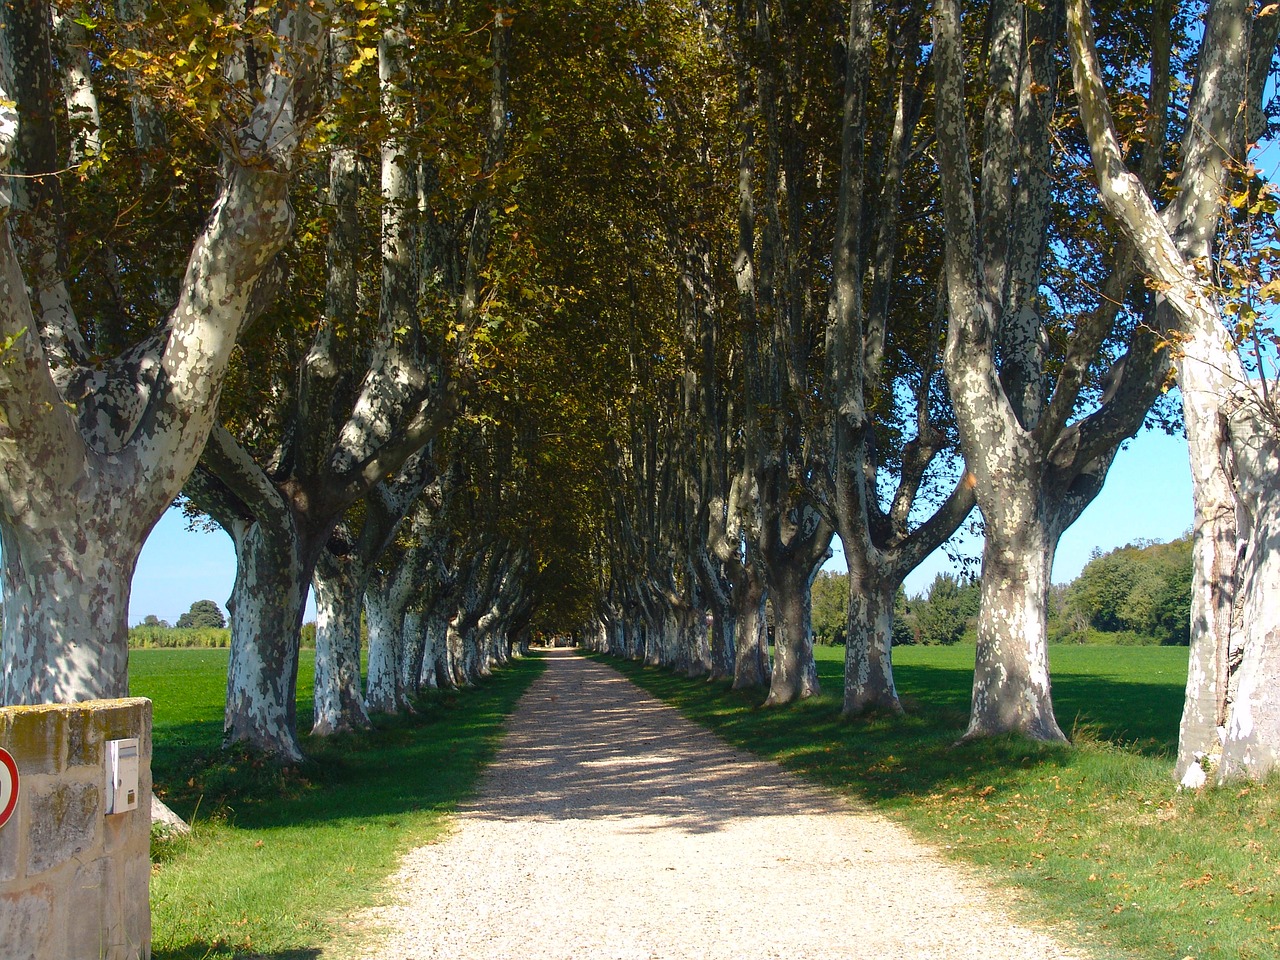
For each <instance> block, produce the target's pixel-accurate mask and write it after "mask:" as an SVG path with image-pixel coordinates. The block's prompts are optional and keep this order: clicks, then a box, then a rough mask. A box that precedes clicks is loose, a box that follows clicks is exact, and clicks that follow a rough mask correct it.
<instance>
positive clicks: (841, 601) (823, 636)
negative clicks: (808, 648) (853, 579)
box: [812, 570, 849, 646]
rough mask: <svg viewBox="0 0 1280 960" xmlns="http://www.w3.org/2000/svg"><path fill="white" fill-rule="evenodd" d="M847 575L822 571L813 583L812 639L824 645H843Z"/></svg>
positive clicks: (846, 620) (846, 622) (845, 624)
mask: <svg viewBox="0 0 1280 960" xmlns="http://www.w3.org/2000/svg"><path fill="white" fill-rule="evenodd" d="M848 576H849V575H848V574H847V573H831V572H829V571H825V570H824V571H823V572H822V573H819V574H818V576H817V577H816V578H815V579H814V581H813V591H812V592H813V639H814V642H815V643H821V644H825V645H828V646H829V645H831V644H839V645H841V646H843V645H844V643H845V630H846V629H847V628H848V602H849V586H848Z"/></svg>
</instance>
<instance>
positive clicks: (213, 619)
mask: <svg viewBox="0 0 1280 960" xmlns="http://www.w3.org/2000/svg"><path fill="white" fill-rule="evenodd" d="M226 625H227V618H226V617H224V616H223V615H222V610H221V609H220V608H219V607H218V605H217V604H216V603H214V602H213V601H212V600H197V601H196V602H195V603H193V604H191V609H190V610H188V611H187V612H186V613H184V614H182V615H181V616H180V617H178V628H179V629H186V628H189V627H213V628H215V629H217V630H221V629H222V628H223V627H225V626H226Z"/></svg>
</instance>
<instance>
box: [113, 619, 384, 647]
mask: <svg viewBox="0 0 1280 960" xmlns="http://www.w3.org/2000/svg"><path fill="white" fill-rule="evenodd" d="M301 640H302V646H303V647H304V648H311V647H314V646H315V645H316V625H315V623H311V622H308V623H304V624H303V625H302V638H301ZM364 640H365V642H368V640H367V637H366V638H364ZM230 645H231V628H230V627H223V628H221V629H219V628H218V627H166V626H157V625H155V624H150V623H140V624H138V625H137V626H136V627H130V628H129V646H130V647H131V648H134V649H138V650H143V649H152V650H155V649H178V648H181V647H228V646H230Z"/></svg>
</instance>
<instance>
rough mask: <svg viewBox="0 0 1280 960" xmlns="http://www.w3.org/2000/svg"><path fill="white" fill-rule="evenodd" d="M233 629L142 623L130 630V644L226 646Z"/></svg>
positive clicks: (164, 646) (135, 646)
mask: <svg viewBox="0 0 1280 960" xmlns="http://www.w3.org/2000/svg"><path fill="white" fill-rule="evenodd" d="M230 643H231V631H230V630H229V629H227V628H226V627H223V628H221V629H219V628H217V627H158V626H150V625H147V624H141V625H139V626H136V627H132V628H130V630H129V646H130V647H134V648H137V649H144V648H156V647H160V648H167V647H226V646H229V645H230Z"/></svg>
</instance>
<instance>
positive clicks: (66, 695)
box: [0, 511, 141, 706]
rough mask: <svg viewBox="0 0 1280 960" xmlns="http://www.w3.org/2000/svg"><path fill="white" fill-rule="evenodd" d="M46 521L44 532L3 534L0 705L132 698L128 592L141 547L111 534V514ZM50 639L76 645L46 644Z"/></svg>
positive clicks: (10, 529)
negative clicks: (0, 694)
mask: <svg viewBox="0 0 1280 960" xmlns="http://www.w3.org/2000/svg"><path fill="white" fill-rule="evenodd" d="M79 513H80V511H77V514H79ZM41 519H42V520H43V521H44V523H43V524H42V525H41V526H40V527H32V526H24V527H22V528H19V527H17V526H15V525H10V524H7V523H6V524H3V525H0V534H2V535H3V553H4V558H3V564H4V565H3V575H4V597H5V603H4V634H3V637H4V639H3V649H4V700H3V702H4V703H5V704H8V705H11V706H12V705H18V704H31V703H68V702H71V701H75V700H98V699H108V698H114V697H125V696H128V694H129V674H128V665H129V625H128V621H127V617H128V612H129V586H130V581H131V580H132V578H133V568H134V564H135V563H136V561H137V554H138V549H137V546H140V545H141V538H138V539H137V540H136V541H135V540H134V538H131V537H121V536H119V535H118V533H117V532H116V531H113V530H111V529H110V524H111V514H110V512H109V511H104V512H100V513H96V514H90V515H88V516H83V515H80V516H72V517H64V516H60V515H53V516H49V515H45V516H43V517H42V518H41ZM72 532H74V539H71V538H69V536H68V535H69V534H71V533H72ZM135 543H136V544H137V546H135ZM122 546H123V548H122ZM88 585H92V588H91V589H90V590H88V591H87V592H86V589H85V588H86V587H87V586H88ZM54 635H56V636H61V637H64V638H67V639H68V640H71V639H72V638H74V642H67V643H62V644H54V643H49V642H47V638H48V637H49V636H54Z"/></svg>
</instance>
